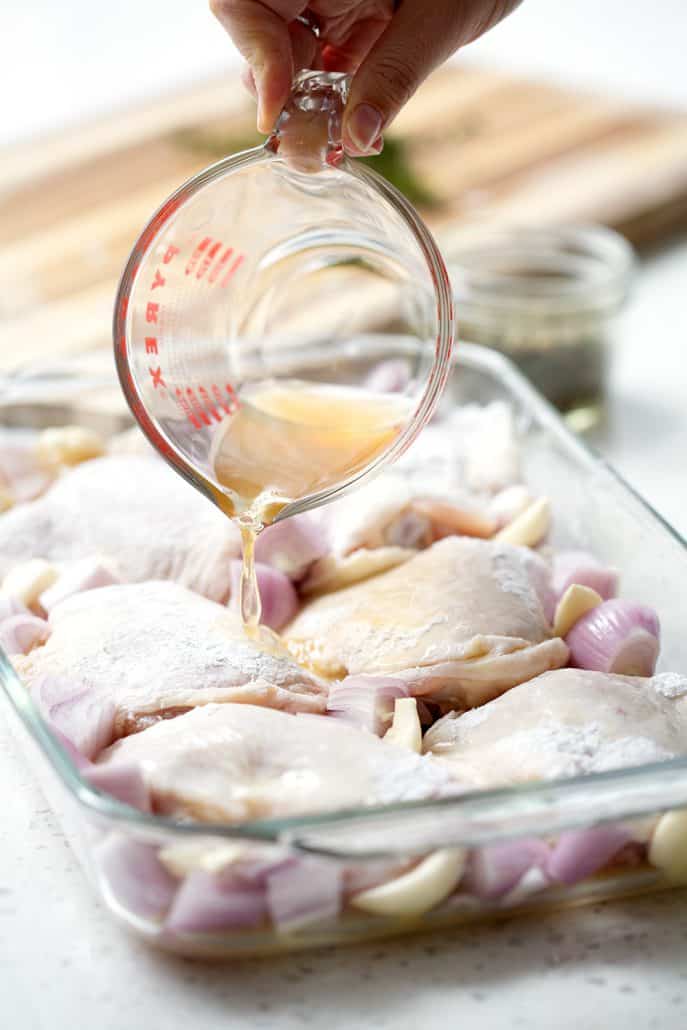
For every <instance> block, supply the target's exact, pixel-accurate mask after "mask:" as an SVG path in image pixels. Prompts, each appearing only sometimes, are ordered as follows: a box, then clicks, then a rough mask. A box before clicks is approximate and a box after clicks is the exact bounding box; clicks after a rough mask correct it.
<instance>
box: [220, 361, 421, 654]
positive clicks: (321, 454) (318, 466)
mask: <svg viewBox="0 0 687 1030" xmlns="http://www.w3.org/2000/svg"><path fill="white" fill-rule="evenodd" d="M407 416H408V401H407V399H406V398H403V397H399V396H398V395H393V394H379V393H372V392H371V391H369V390H365V389H363V388H358V387H350V386H346V387H341V386H329V385H323V384H320V383H307V382H303V381H300V380H295V379H293V380H279V381H268V382H265V383H261V384H258V385H255V386H251V387H250V388H248V389H246V390H244V391H242V394H241V406H240V407H239V408H238V410H237V411H236V412H235V413H234V414H233V415H232V416H230V417H229V418H227V419H225V420H224V422H223V423H222V425H221V426H220V427H218V435H217V436H216V437H215V440H214V441H213V446H212V449H211V454H210V461H211V465H212V468H213V471H214V474H215V477H216V479H217V481H218V482H219V483H221V485H222V486H223V487H224V489H225V494H224V496H223V499H222V506H223V508H224V510H225V511H226V513H227V514H228V515H229V516H231V517H233V518H236V519H237V521H238V524H239V527H240V529H241V539H242V545H243V569H242V574H241V605H240V607H241V615H242V617H243V621H244V625H245V627H246V630H247V631H248V632H249V633H252V634H253V635H255V634H256V633H257V627H258V624H259V622H260V615H261V608H260V593H259V590H258V584H257V579H256V574H255V557H254V549H255V540H256V537H257V534H258V533H259V532H260V531H261V530H262V529H263V528H264V527H265V526H268V525H269V524H270V523H271V522H273V521H274V520H275V518H276V517H277V515H278V514H279V512H280V511H282V509H283V508H285V507H286V505H288V504H291V503H293V502H294V501H298V500H301V499H302V498H304V497H307V496H309V495H310V494H314V493H316V492H318V491H319V490H323V489H326V488H327V487H331V486H335V485H336V484H337V483H341V482H343V481H345V480H347V479H349V478H350V477H351V476H352V475H355V473H356V472H359V471H361V470H362V469H363V468H365V467H366V466H368V465H369V464H370V463H371V462H372V461H373V460H374V459H375V458H376V457H378V456H379V455H380V454H381V453H382V452H383V451H385V450H386V449H387V448H388V447H389V446H390V445H391V444H392V443H393V441H394V440H395V439H396V437H397V436H398V434H399V432H400V431H401V429H402V427H403V425H404V423H405V421H406V419H407Z"/></svg>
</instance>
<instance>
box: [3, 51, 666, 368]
mask: <svg viewBox="0 0 687 1030" xmlns="http://www.w3.org/2000/svg"><path fill="white" fill-rule="evenodd" d="M253 139H254V129H253V109H252V105H251V102H250V101H249V100H248V98H247V97H246V96H245V94H244V92H243V90H242V88H241V87H240V85H239V84H238V82H237V81H236V80H235V79H227V80H222V81H215V82H211V83H208V84H206V85H204V86H202V87H199V88H197V89H195V90H193V91H190V92H186V93H184V94H182V95H180V96H175V97H170V98H166V99H162V100H158V101H155V102H151V103H150V104H149V105H147V106H146V107H144V108H140V109H137V110H131V111H126V112H123V113H121V114H118V115H116V116H113V117H111V118H108V119H105V120H101V121H99V122H97V123H95V124H90V125H83V126H81V127H79V128H78V129H74V130H72V131H70V132H68V133H65V134H62V135H60V136H58V137H55V138H54V139H46V140H41V141H39V142H36V143H31V144H28V145H23V146H20V147H16V148H13V149H8V150H5V151H4V152H2V151H0V370H2V369H9V368H12V367H14V366H16V365H17V364H20V363H21V364H25V363H27V362H31V361H35V360H45V359H49V360H53V359H54V358H57V357H59V356H61V355H73V354H81V353H84V352H91V351H93V350H94V349H96V348H103V349H104V348H108V347H109V344H110V316H111V307H112V300H113V296H114V291H115V288H116V283H117V278H118V275H119V272H120V271H121V268H122V266H123V264H124V262H125V260H126V257H127V255H128V252H129V249H130V247H131V245H132V243H133V242H134V240H135V238H136V236H137V234H138V232H139V230H140V229H141V227H142V225H143V224H144V222H145V221H146V220H147V218H148V217H149V216H150V214H151V213H152V211H153V210H154V209H155V208H156V207H157V206H158V204H159V203H160V202H161V201H162V200H163V199H164V198H165V196H167V195H168V194H169V193H170V192H171V191H172V189H173V188H174V187H176V186H177V185H178V184H179V183H180V182H181V181H182V180H183V179H185V178H186V177H188V176H189V175H192V174H193V173H194V172H196V171H198V170H199V169H200V168H202V167H203V166H204V165H206V164H208V163H209V162H210V161H211V160H213V159H214V158H215V157H217V156H220V155H222V154H224V153H228V152H231V151H232V150H234V149H238V148H240V147H241V146H244V145H246V144H249V143H250V142H251V141H252V140H253ZM389 140H390V147H391V148H393V153H394V154H395V155H396V160H397V163H398V162H400V164H401V165H402V171H403V174H404V175H405V177H406V179H407V181H408V182H409V183H410V186H411V187H412V188H413V189H414V190H415V191H416V193H417V195H418V196H419V197H423V198H424V201H423V202H422V203H420V207H421V208H422V209H423V213H424V214H425V216H426V217H427V219H428V221H429V222H430V224H432V226H433V227H434V228H435V230H436V232H437V235H438V237H439V239H440V241H442V242H444V244H448V245H449V246H450V243H451V241H452V240H455V239H456V238H457V237H460V236H461V234H464V233H465V231H466V227H470V226H471V225H474V224H480V225H483V224H488V225H491V224H497V225H503V224H508V223H509V222H510V223H512V222H518V223H520V224H523V223H525V224H533V225H543V224H552V223H565V222H581V221H582V222H588V221H593V222H601V223H604V224H606V225H610V226H613V227H614V228H617V229H619V230H620V231H621V232H623V233H625V234H626V235H627V236H628V237H629V238H630V239H631V240H632V242H634V243H635V244H637V245H639V246H643V245H646V244H649V243H652V244H653V243H655V242H657V241H660V240H662V239H664V238H666V237H667V236H668V235H670V234H671V233H674V232H675V231H676V230H678V228H683V227H684V226H686V225H687V112H674V111H666V110H656V109H653V108H651V109H649V108H647V109H642V108H640V107H637V106H632V105H629V104H626V103H623V102H622V101H611V100H608V99H603V98H599V97H595V96H589V95H584V94H576V93H573V92H570V91H569V90H565V89H562V88H558V87H555V86H551V85H546V84H542V83H533V82H528V81H525V80H517V79H513V78H511V77H508V76H505V75H500V74H498V73H495V72H490V71H481V70H475V69H472V68H471V69H464V68H456V67H446V68H444V69H442V70H441V71H439V72H438V73H436V74H435V75H434V76H433V77H432V78H431V80H430V81H428V82H427V83H426V84H425V85H424V86H423V87H422V89H421V90H420V91H419V93H418V94H417V96H416V97H415V98H414V99H413V100H412V101H411V103H410V104H409V105H408V107H407V108H406V109H405V110H404V111H403V112H402V114H401V115H400V116H399V118H398V120H397V122H396V123H395V125H394V126H393V128H392V129H391V131H390V133H389ZM388 153H389V151H387V155H388ZM0 387H1V381H0Z"/></svg>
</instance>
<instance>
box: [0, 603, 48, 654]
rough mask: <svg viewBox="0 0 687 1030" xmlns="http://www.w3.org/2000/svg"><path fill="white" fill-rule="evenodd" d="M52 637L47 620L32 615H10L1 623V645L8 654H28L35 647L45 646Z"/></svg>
mask: <svg viewBox="0 0 687 1030" xmlns="http://www.w3.org/2000/svg"><path fill="white" fill-rule="evenodd" d="M49 636H50V626H49V625H48V623H47V622H46V621H45V619H39V618H38V617H37V616H36V615H31V614H30V613H28V612H27V613H26V614H25V615H24V614H20V615H10V617H9V618H8V619H4V620H3V621H2V623H0V645H2V647H3V648H4V649H5V651H7V654H9V655H13V654H28V653H29V651H31V650H32V649H33V648H34V647H37V646H38V645H39V644H44V643H45V641H46V640H47V639H48V637H49Z"/></svg>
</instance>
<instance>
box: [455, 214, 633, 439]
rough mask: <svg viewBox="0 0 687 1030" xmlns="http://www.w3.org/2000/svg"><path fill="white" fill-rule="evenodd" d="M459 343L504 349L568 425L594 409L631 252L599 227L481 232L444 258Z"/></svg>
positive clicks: (595, 413) (593, 415) (585, 423)
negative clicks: (568, 419)
mask: <svg viewBox="0 0 687 1030" xmlns="http://www.w3.org/2000/svg"><path fill="white" fill-rule="evenodd" d="M447 263H448V266H449V272H450V274H451V276H452V280H453V289H454V296H455V300H456V310H457V312H458V322H459V329H460V337H461V339H463V340H470V341H472V342H475V343H481V344H486V345H487V346H490V347H494V348H496V349H497V350H499V351H502V352H503V353H505V354H506V355H507V356H508V357H509V358H511V359H512V360H513V361H514V362H515V364H516V365H517V366H518V367H519V368H520V369H521V370H522V371H523V372H524V374H525V375H526V376H527V377H528V378H529V379H530V380H531V382H532V383H534V385H535V386H536V387H537V388H538V389H539V390H540V391H541V392H542V393H543V394H544V396H545V397H547V398H548V399H549V400H550V401H551V402H552V403H553V404H555V405H556V407H558V408H559V409H560V410H561V411H563V412H565V413H567V414H568V415H569V417H570V421H571V422H572V424H573V425H574V427H575V428H578V429H585V428H587V427H589V426H591V425H593V424H594V423H595V422H596V421H597V420H598V417H599V415H600V413H601V410H602V403H603V397H604V391H605V385H606V379H607V372H608V363H609V355H610V341H611V335H612V331H613V326H614V322H615V316H616V315H617V313H618V312H619V310H620V308H621V307H622V305H623V302H624V301H625V299H626V297H627V294H628V287H629V284H630V280H631V277H632V273H633V269H634V253H633V250H632V248H631V247H630V245H629V244H628V243H627V242H626V241H625V240H624V239H623V237H622V236H619V235H618V233H615V232H613V231H612V230H610V229H605V228H602V227H600V226H583V227H570V228H567V227H561V228H544V229H515V228H514V229H508V230H504V231H500V232H488V233H486V234H480V236H479V237H478V238H477V239H475V240H473V241H472V242H469V243H468V242H466V243H464V244H462V245H458V246H456V247H454V249H453V250H452V251H451V252H449V253H448V255H447Z"/></svg>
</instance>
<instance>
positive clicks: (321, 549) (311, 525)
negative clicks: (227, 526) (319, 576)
mask: <svg viewBox="0 0 687 1030" xmlns="http://www.w3.org/2000/svg"><path fill="white" fill-rule="evenodd" d="M328 551H329V545H328V543H327V538H326V536H325V534H324V531H323V530H322V529H321V527H320V526H319V524H318V523H317V522H316V521H315V520H314V519H313V518H312V516H311V515H308V513H307V512H304V513H303V514H302V515H292V516H291V518H289V519H284V520H283V522H275V524H274V525H273V526H268V527H267V529H264V530H263V531H262V533H260V535H259V536H258V539H257V540H256V542H255V560H256V562H262V564H264V565H271V566H272V567H273V568H275V569H278V570H279V571H280V572H283V573H284V575H285V576H288V577H289V579H292V580H294V581H298V580H300V579H302V578H303V576H304V575H305V574H306V572H307V571H308V569H309V568H310V566H311V565H312V564H313V562H316V561H317V559H318V558H323V557H324V555H325V554H327V553H328Z"/></svg>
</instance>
